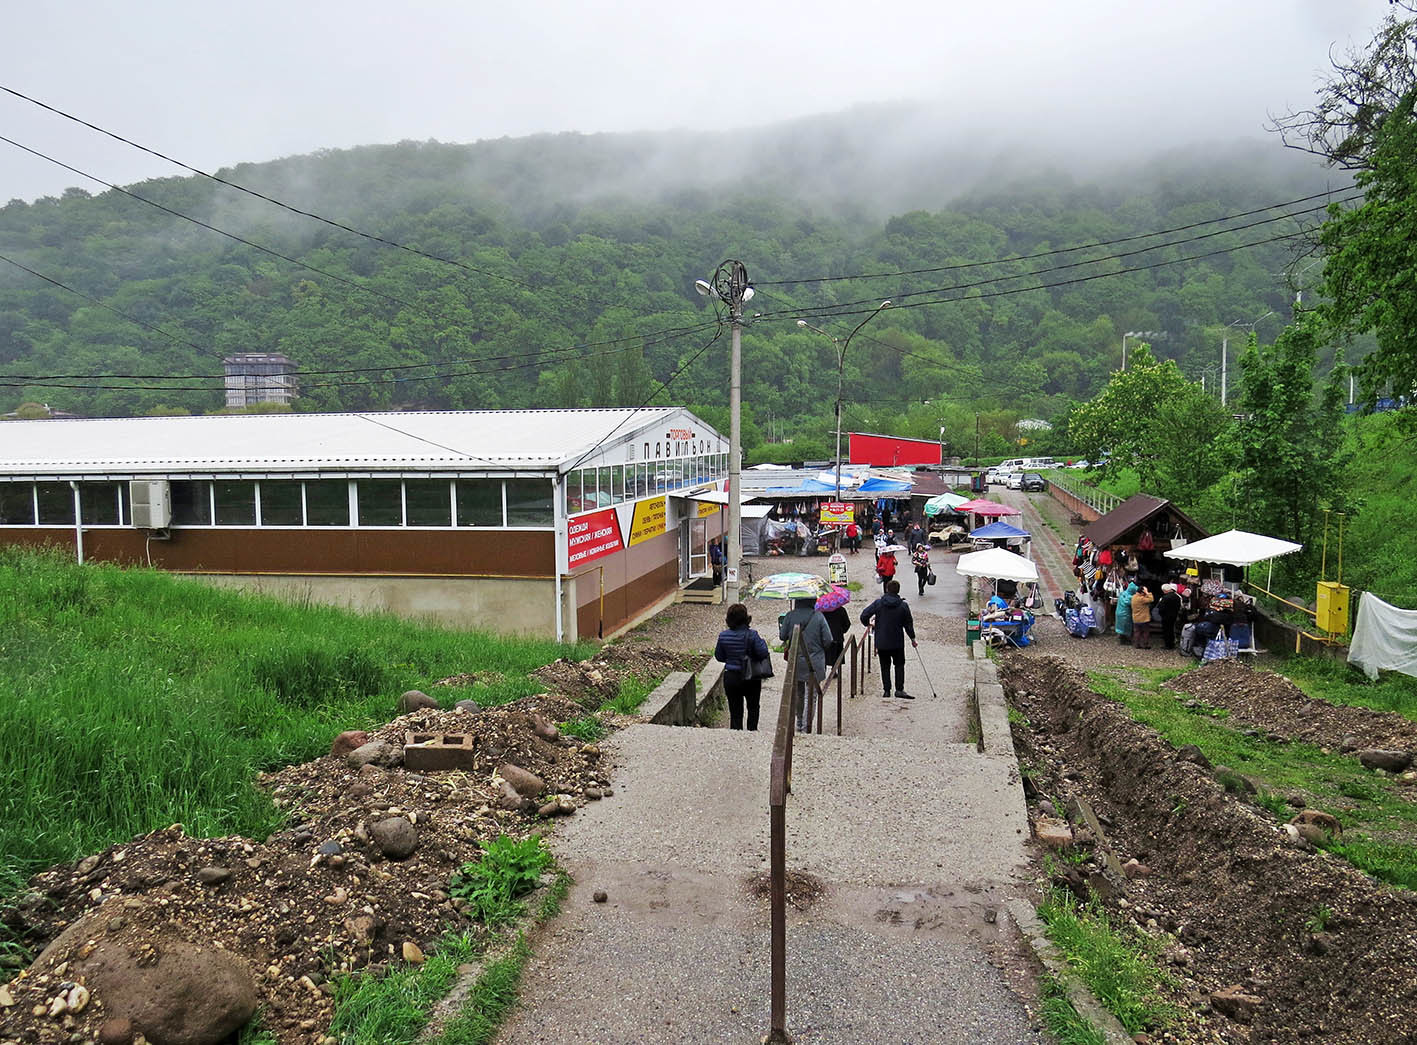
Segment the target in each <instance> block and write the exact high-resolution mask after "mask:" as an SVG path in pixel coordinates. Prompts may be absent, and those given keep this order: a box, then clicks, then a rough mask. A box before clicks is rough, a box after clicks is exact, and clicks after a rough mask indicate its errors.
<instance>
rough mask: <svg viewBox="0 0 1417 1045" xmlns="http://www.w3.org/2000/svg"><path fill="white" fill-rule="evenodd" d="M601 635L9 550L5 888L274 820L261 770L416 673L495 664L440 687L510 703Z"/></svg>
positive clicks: (2, 785) (293, 756) (295, 753)
mask: <svg viewBox="0 0 1417 1045" xmlns="http://www.w3.org/2000/svg"><path fill="white" fill-rule="evenodd" d="M589 652H590V647H589V646H584V647H580V648H570V649H568V648H567V647H564V646H559V645H557V644H556V643H554V642H549V641H541V640H519V639H505V638H498V637H493V636H490V635H485V634H476V633H470V632H459V631H452V630H447V629H441V628H434V627H428V626H423V625H420V624H417V623H414V622H409V621H405V620H401V619H398V618H394V617H391V616H361V615H356V614H352V613H348V612H344V611H341V610H336V609H331V608H326V607H296V606H292V605H290V604H288V603H282V602H279V601H277V600H274V599H270V598H263V597H255V596H249V595H242V594H239V593H235V592H230V591H222V590H218V589H215V588H212V587H208V586H206V585H203V584H200V583H197V582H195V581H188V580H183V579H180V578H175V577H172V576H169V575H166V574H162V573H159V572H156V571H151V570H133V569H123V568H118V567H113V566H94V565H88V566H77V565H75V564H73V563H72V562H70V561H67V560H65V559H64V558H63V557H61V556H59V555H56V554H50V553H44V552H31V551H19V550H13V549H0V664H3V665H4V669H5V670H4V674H3V676H0V824H3V825H4V830H3V831H0V894H3V893H8V892H10V891H12V890H13V889H15V888H16V887H17V886H18V885H19V884H20V882H21V881H22V880H23V879H24V878H25V877H26V876H28V875H29V874H31V873H33V872H34V871H35V870H38V869H40V868H43V867H45V866H48V865H50V864H53V863H55V862H58V861H63V860H71V859H75V858H77V857H79V856H81V855H83V854H85V853H88V852H92V851H94V850H96V849H99V848H102V847H104V846H106V845H110V844H112V843H114V842H118V841H121V840H123V839H126V838H128V837H130V836H132V835H134V834H138V833H141V832H145V831H149V830H153V829H155V828H159V827H163V826H166V825H167V824H170V823H174V822H180V823H182V824H184V825H185V826H186V829H187V830H188V832H190V833H193V834H203V835H211V834H227V833H240V834H245V835H252V836H258V837H259V836H262V835H263V833H266V832H269V831H270V830H272V829H273V828H275V827H276V826H277V824H278V823H279V820H280V814H279V813H278V812H277V810H276V809H275V808H274V806H272V805H271V803H270V802H269V801H268V800H267V799H266V798H265V797H264V796H263V795H261V794H260V793H259V792H257V791H256V789H255V788H253V787H252V778H253V776H254V775H255V774H256V773H257V772H259V771H261V770H266V769H271V768H275V767H279V766H282V765H288V764H291V763H294V762H300V761H306V760H309V759H311V758H314V757H317V756H319V755H321V754H323V753H324V752H325V751H327V750H328V747H329V743H330V740H331V738H332V737H333V736H334V735H335V734H336V733H338V732H339V731H341V730H344V729H359V728H370V727H373V726H375V725H378V724H379V723H382V722H385V721H387V720H388V719H389V718H392V717H393V716H394V715H395V714H396V705H395V702H396V700H397V697H398V695H399V694H400V693H401V692H402V691H403V690H406V689H410V688H422V689H428V687H429V686H430V685H431V683H433V682H435V681H437V680H438V679H440V678H444V677H446V676H449V675H453V674H457V673H459V672H468V671H473V670H486V669H491V672H489V674H488V675H486V676H484V677H489V678H491V679H492V680H493V681H490V682H482V683H479V684H477V685H475V686H472V687H468V688H465V689H459V690H456V691H454V690H451V689H446V690H429V692H432V693H434V694H435V695H437V696H439V697H440V698H441V699H442V700H443V701H444V703H445V704H450V703H451V702H452V701H454V700H457V699H461V698H462V697H472V698H473V699H475V700H476V701H477V702H478V703H480V704H483V705H495V704H499V703H505V702H506V701H509V700H514V699H516V698H518V697H522V696H527V695H530V694H533V693H536V692H538V691H539V689H540V687H539V686H538V685H537V684H536V682H534V681H533V680H531V679H529V678H528V674H529V673H530V672H531V671H533V670H534V669H535V668H537V667H539V666H541V665H542V664H545V663H547V662H549V661H551V660H553V659H555V658H556V657H557V656H561V655H565V654H567V653H569V654H570V655H572V656H576V657H584V656H586V655H588V654H589ZM494 673H495V674H494Z"/></svg>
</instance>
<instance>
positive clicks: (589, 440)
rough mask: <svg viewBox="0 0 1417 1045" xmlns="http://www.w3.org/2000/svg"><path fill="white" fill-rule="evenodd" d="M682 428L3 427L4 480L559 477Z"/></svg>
mask: <svg viewBox="0 0 1417 1045" xmlns="http://www.w3.org/2000/svg"><path fill="white" fill-rule="evenodd" d="M681 416H687V415H686V411H684V410H683V409H682V408H679V407H656V408H653V409H648V410H638V411H636V410H633V409H630V408H628V407H627V408H623V409H608V410H465V411H458V410H449V411H428V412H412V411H410V412H407V413H394V412H391V413H348V414H218V415H208V416H201V417H124V418H76V419H65V420H42V421H3V422H0V475H38V474H45V475H64V474H75V475H78V474H92V473H96V472H111V473H115V474H124V473H147V472H152V473H188V472H191V473H210V472H228V471H245V472H250V471H255V470H260V471H283V472H309V471H319V470H334V471H337V470H340V469H359V470H365V471H368V470H375V471H386V470H396V469H411V470H418V469H428V468H434V469H461V470H469V469H491V470H498V469H538V468H541V469H546V470H548V471H549V470H551V469H552V468H555V467H556V466H558V465H565V464H570V463H572V462H574V461H575V460H576V458H578V457H579V456H580V455H581V454H583V453H585V452H586V450H588V449H589V448H591V447H594V446H595V445H596V444H597V443H600V442H601V441H603V440H608V442H607V445H611V444H613V443H618V442H621V441H622V440H624V439H628V438H629V437H631V436H633V435H635V434H636V433H638V432H640V431H642V430H644V429H646V428H648V427H650V426H655V425H662V424H664V423H666V422H667V421H669V420H671V419H672V418H676V417H681ZM698 424H699V425H700V426H701V427H703V428H704V430H705V432H706V433H711V432H712V429H709V428H708V426H706V425H703V423H702V422H698ZM612 433H613V434H612ZM715 434H716V433H715Z"/></svg>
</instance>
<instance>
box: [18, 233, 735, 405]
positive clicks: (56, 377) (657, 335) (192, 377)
mask: <svg viewBox="0 0 1417 1045" xmlns="http://www.w3.org/2000/svg"><path fill="white" fill-rule="evenodd" d="M0 261H3V262H5V263H7V264H10V265H13V266H14V267H15V268H17V269H20V270H21V271H24V272H27V273H29V274H30V275H31V276H34V277H35V278H36V279H41V280H43V281H44V282H46V283H49V284H52V285H53V286H56V287H58V288H60V289H61V290H64V291H67V292H68V293H70V294H73V295H75V296H77V297H80V298H83V299H84V300H85V301H88V302H90V303H92V304H93V305H95V306H97V307H99V308H102V309H105V310H107V311H109V312H112V313H113V314H114V315H116V316H119V317H121V318H123V319H126V320H128V321H129V322H130V323H134V324H136V325H138V326H140V327H143V328H144V329H146V330H150V331H152V332H153V333H155V334H160V335H162V336H163V337H165V338H167V339H168V340H170V341H173V342H174V343H176V344H180V345H186V346H187V347H189V348H192V349H195V350H196V351H197V352H200V353H202V354H203V355H215V357H216V358H220V353H216V354H213V353H211V352H210V351H209V349H206V348H203V347H202V346H201V345H198V344H197V343H196V342H194V341H189V340H188V339H187V338H185V337H182V336H180V335H178V334H174V333H172V332H170V331H168V330H165V329H163V328H162V327H159V326H156V325H154V324H152V323H148V322H147V321H145V320H143V319H140V318H138V317H137V316H135V315H133V314H132V313H130V312H125V311H123V310H122V309H120V308H116V307H115V306H113V305H110V304H108V303H107V302H105V301H102V300H100V299H99V298H96V297H94V296H93V295H91V294H86V293H84V292H83V291H81V290H78V289H76V288H74V287H71V286H69V285H68V284H67V283H64V282H62V281H60V280H57V279H55V278H54V277H52V276H46V275H45V274H44V273H42V272H39V271H37V270H35V269H32V268H30V267H29V266H28V265H23V264H21V263H20V262H18V261H16V260H14V259H13V258H10V257H7V256H5V255H3V254H0ZM714 325H715V322H714V321H708V322H703V323H695V324H691V325H688V326H682V327H666V328H664V329H661V330H653V331H649V332H647V333H644V334H631V335H628V336H626V337H618V338H609V339H607V340H603V341H584V342H580V343H578V344H574V345H564V346H558V347H555V348H543V349H533V350H532V351H531V354H532V355H535V356H538V357H541V358H538V359H535V360H529V359H527V353H524V352H519V353H515V354H511V355H501V356H468V357H464V358H460V359H436V360H430V361H428V362H426V363H399V364H392V365H389V366H369V367H342V368H339V369H330V370H297V371H295V376H297V377H321V376H330V375H338V374H366V373H388V372H390V371H405V370H419V369H424V368H427V367H448V366H465V365H467V364H470V363H486V362H502V361H506V360H511V359H517V360H523V361H524V362H526V364H527V365H528V366H540V365H542V364H545V363H552V362H558V361H559V360H560V357H564V356H569V355H574V354H576V353H579V352H581V351H583V350H584V349H588V348H602V347H605V346H608V345H618V344H626V345H628V348H627V349H626V350H628V349H632V348H635V347H637V345H646V344H659V343H661V341H662V340H663V338H662V335H669V336H676V335H680V334H693V333H697V332H699V331H701V330H707V329H708V328H709V327H712V326H714ZM651 339H660V340H651ZM614 354H616V353H613V352H611V353H593V354H592V355H593V356H602V355H614ZM434 376H441V375H434ZM224 377H225V375H224V374H94V373H88V374H0V378H4V379H6V380H11V381H26V382H30V383H33V384H36V385H41V384H43V385H47V383H48V382H53V381H81V380H133V381H208V380H212V381H218V380H223V379H224ZM352 383H363V382H352ZM8 387H14V386H13V385H11V386H8ZM63 387H78V386H63ZM123 387H125V388H128V387H132V386H128V385H124V386H123ZM308 387H323V386H317V385H310V386H308Z"/></svg>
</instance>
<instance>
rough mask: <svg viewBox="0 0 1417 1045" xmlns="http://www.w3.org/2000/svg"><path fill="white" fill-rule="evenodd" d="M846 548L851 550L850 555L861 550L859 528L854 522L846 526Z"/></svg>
mask: <svg viewBox="0 0 1417 1045" xmlns="http://www.w3.org/2000/svg"><path fill="white" fill-rule="evenodd" d="M846 546H847V547H848V548H850V549H851V554H852V555H855V554H856V553H857V552H859V551H860V550H861V528H860V527H859V526H857V525H856V523H854V522H849V523H847V524H846Z"/></svg>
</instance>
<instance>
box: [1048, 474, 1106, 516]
mask: <svg viewBox="0 0 1417 1045" xmlns="http://www.w3.org/2000/svg"><path fill="white" fill-rule="evenodd" d="M1048 493H1049V494H1050V495H1052V497H1053V500H1055V501H1057V502H1058V503H1059V504H1061V505H1062V506H1063V507H1064V508H1066V509H1067V510H1068V512H1069V514H1071V515H1078V516H1081V517H1082V518H1083V519H1084V520H1085V521H1086V522H1096V521H1097V520H1098V519H1100V518H1102V516H1101V515H1099V514H1098V511H1097V509H1096V508H1094V507H1092V505H1090V504H1088V503H1087V502H1086V501H1083V500H1082V499H1081V498H1078V497H1074V496H1073V495H1072V494H1070V493H1068V491H1067V490H1064V489H1062V488H1061V487H1059V486H1058V485H1057V484H1056V483H1049V484H1048Z"/></svg>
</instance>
